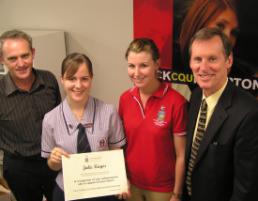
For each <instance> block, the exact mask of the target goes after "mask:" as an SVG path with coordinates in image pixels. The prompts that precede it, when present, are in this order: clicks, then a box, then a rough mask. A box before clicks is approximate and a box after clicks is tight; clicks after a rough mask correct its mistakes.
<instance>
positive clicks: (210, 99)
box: [202, 79, 228, 108]
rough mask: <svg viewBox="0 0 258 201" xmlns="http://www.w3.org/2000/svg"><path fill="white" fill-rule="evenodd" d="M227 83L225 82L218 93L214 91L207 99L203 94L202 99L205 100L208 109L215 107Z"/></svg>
mask: <svg viewBox="0 0 258 201" xmlns="http://www.w3.org/2000/svg"><path fill="white" fill-rule="evenodd" d="M227 83H228V79H227V81H226V82H225V84H224V85H223V86H222V87H221V88H220V89H219V90H218V91H216V92H215V93H214V94H212V95H211V96H209V97H207V98H206V97H205V95H204V93H203V97H202V99H206V102H207V105H208V108H214V107H215V105H216V104H217V102H218V100H219V98H220V96H221V94H222V93H223V91H224V89H225V88H226V86H227Z"/></svg>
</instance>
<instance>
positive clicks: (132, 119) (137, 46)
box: [119, 38, 186, 201]
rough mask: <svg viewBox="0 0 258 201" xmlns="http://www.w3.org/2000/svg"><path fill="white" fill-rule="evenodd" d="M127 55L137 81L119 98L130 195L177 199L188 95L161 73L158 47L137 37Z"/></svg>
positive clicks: (133, 200)
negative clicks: (185, 96)
mask: <svg viewBox="0 0 258 201" xmlns="http://www.w3.org/2000/svg"><path fill="white" fill-rule="evenodd" d="M125 57H126V59H127V62H128V67H127V71H128V75H129V78H130V79H131V81H132V82H133V84H134V87H133V88H131V89H129V90H127V91H125V92H124V93H123V94H122V95H121V97H120V102H119V114H120V117H121V119H122V121H123V124H124V129H125V134H126V138H127V139H126V140H127V147H126V166H127V175H128V179H129V181H130V193H131V196H129V198H128V200H129V201H157V200H158V201H178V200H180V198H181V193H182V188H183V179H184V168H185V167H184V153H185V129H186V128H185V127H186V101H185V99H184V98H183V97H182V96H181V95H180V94H179V93H177V92H176V91H175V90H173V89H172V88H171V87H170V86H169V85H168V84H166V83H162V82H160V81H159V80H158V79H157V71H158V69H159V64H160V60H159V51H158V48H157V46H156V45H155V43H154V42H153V41H152V40H151V39H147V38H140V39H135V40H133V41H132V42H131V44H130V45H129V47H128V49H127V51H126V54H125Z"/></svg>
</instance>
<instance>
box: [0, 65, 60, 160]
mask: <svg viewBox="0 0 258 201" xmlns="http://www.w3.org/2000/svg"><path fill="white" fill-rule="evenodd" d="M33 73H34V74H35V81H34V83H33V85H32V87H31V89H30V90H29V91H23V90H20V89H19V88H17V87H16V86H15V84H14V82H13V81H12V79H11V77H10V74H6V75H5V76H4V77H3V78H2V79H1V80H0V149H2V150H4V151H5V152H8V153H10V154H14V155H17V156H24V157H27V156H34V155H38V154H40V151H41V130H42V120H43V118H44V115H45V113H47V112H48V111H50V110H52V109H53V108H54V107H55V106H56V105H58V104H59V103H60V101H61V96H60V92H59V88H58V84H57V81H56V78H55V77H54V75H53V74H52V73H50V72H48V71H43V70H35V69H33Z"/></svg>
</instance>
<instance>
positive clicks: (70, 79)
mask: <svg viewBox="0 0 258 201" xmlns="http://www.w3.org/2000/svg"><path fill="white" fill-rule="evenodd" d="M65 79H67V80H69V81H75V80H76V77H73V76H72V77H66V78H65Z"/></svg>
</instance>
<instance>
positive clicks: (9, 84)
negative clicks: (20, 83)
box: [4, 68, 45, 96]
mask: <svg viewBox="0 0 258 201" xmlns="http://www.w3.org/2000/svg"><path fill="white" fill-rule="evenodd" d="M32 73H33V74H34V75H35V81H34V82H33V84H32V87H31V90H30V91H31V92H32V91H35V90H36V89H38V88H39V87H40V86H42V85H43V86H44V85H45V82H44V80H43V78H42V77H41V76H40V74H38V73H37V71H36V70H35V69H34V68H32ZM4 83H5V94H6V96H9V95H11V94H12V93H14V92H15V91H21V90H20V89H19V88H18V87H17V86H16V85H15V83H14V82H13V80H12V78H11V75H10V72H8V73H7V74H6V75H5V76H4Z"/></svg>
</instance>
